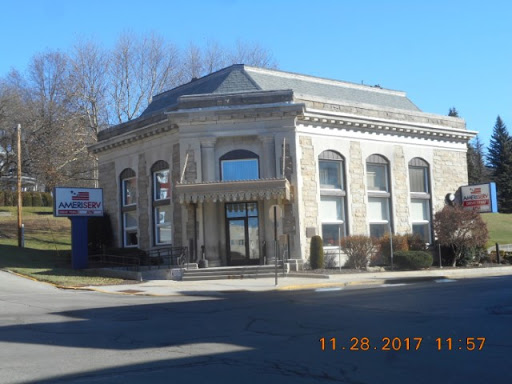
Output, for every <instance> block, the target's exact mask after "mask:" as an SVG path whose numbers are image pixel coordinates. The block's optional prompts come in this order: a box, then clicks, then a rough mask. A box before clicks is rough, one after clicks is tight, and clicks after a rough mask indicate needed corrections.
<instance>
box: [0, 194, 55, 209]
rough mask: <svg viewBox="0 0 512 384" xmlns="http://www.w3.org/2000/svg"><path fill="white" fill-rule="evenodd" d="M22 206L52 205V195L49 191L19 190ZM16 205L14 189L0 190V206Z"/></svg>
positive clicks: (16, 199)
mask: <svg viewBox="0 0 512 384" xmlns="http://www.w3.org/2000/svg"><path fill="white" fill-rule="evenodd" d="M21 198H22V205H23V206H24V207H52V206H53V196H52V194H51V193H49V192H21ZM17 205H18V193H17V192H16V191H0V207H15V206H17Z"/></svg>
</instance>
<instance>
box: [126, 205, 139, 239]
mask: <svg viewBox="0 0 512 384" xmlns="http://www.w3.org/2000/svg"><path fill="white" fill-rule="evenodd" d="M123 228H124V246H125V247H136V246H137V245H138V244H139V242H138V238H137V229H138V228H137V212H136V211H130V212H125V213H123Z"/></svg>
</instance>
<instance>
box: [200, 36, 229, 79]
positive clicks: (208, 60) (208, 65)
mask: <svg viewBox="0 0 512 384" xmlns="http://www.w3.org/2000/svg"><path fill="white" fill-rule="evenodd" d="M227 60H228V52H227V51H226V50H225V49H224V48H223V47H221V46H220V45H219V43H217V42H216V41H214V40H209V41H208V42H207V43H206V47H205V49H204V54H203V69H204V72H205V74H209V73H212V72H215V71H217V70H219V69H221V68H223V67H225V66H226V64H227V62H228V61H227Z"/></svg>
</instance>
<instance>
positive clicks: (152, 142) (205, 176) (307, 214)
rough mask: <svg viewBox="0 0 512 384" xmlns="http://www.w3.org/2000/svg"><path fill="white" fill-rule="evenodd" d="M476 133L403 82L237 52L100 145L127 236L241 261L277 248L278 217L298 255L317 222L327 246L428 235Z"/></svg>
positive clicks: (117, 217) (259, 258)
mask: <svg viewBox="0 0 512 384" xmlns="http://www.w3.org/2000/svg"><path fill="white" fill-rule="evenodd" d="M475 135H476V132H472V131H468V130H466V127H465V122H464V121H463V120H462V119H460V118H455V117H448V116H441V115H434V114H429V113H425V112H422V111H420V109H419V108H418V107H416V105H414V104H413V103H412V102H411V101H410V100H409V99H408V98H407V96H406V94H405V93H404V92H401V91H394V90H388V89H383V88H381V87H380V86H379V87H371V86H366V85H359V84H352V83H347V82H342V81H336V80H329V79H323V78H318V77H312V76H306V75H300V74H294V73H287V72H282V71H277V70H269V69H261V68H255V67H249V66H245V65H232V66H230V67H227V68H224V69H222V70H220V71H218V72H215V73H212V74H210V75H208V76H205V77H203V78H200V79H196V80H194V81H192V82H190V83H187V84H184V85H182V86H179V87H177V88H174V89H172V90H170V91H167V92H164V93H162V94H159V95H156V96H155V97H154V98H153V101H152V102H151V104H150V105H149V106H148V108H147V109H146V110H145V111H144V112H143V113H142V115H141V116H140V117H138V118H137V119H135V120H133V121H130V122H127V123H124V124H120V125H117V126H115V127H112V128H110V129H107V130H104V131H102V132H100V134H99V137H98V143H97V144H94V145H93V146H92V147H91V151H92V152H94V153H95V154H96V155H97V156H98V157H99V177H100V186H101V187H102V188H103V189H104V196H105V200H106V201H105V208H106V210H107V211H108V212H109V213H110V215H111V220H112V223H113V226H114V233H115V241H116V243H117V244H118V245H119V246H122V247H140V248H142V249H146V250H147V249H152V248H157V247H162V246H166V245H169V244H173V245H184V246H189V245H192V248H193V256H194V257H198V256H199V254H200V252H201V249H202V247H203V249H204V252H205V255H206V258H207V259H208V260H209V265H210V266H215V265H240V264H262V263H265V262H266V261H268V260H269V259H271V258H273V257H274V253H275V251H274V246H273V241H274V238H275V235H276V233H275V231H277V236H278V237H279V238H280V239H281V240H283V239H285V243H286V246H289V249H290V257H293V258H303V259H307V258H308V257H309V255H308V253H309V239H310V237H311V236H312V235H314V234H318V235H321V236H322V238H323V241H324V246H325V248H326V249H336V247H337V245H338V242H339V238H340V236H341V237H343V236H346V235H349V234H350V235H353V234H366V235H372V236H377V237H379V236H382V235H383V234H384V233H386V232H388V231H392V232H394V233H411V232H414V233H418V234H420V235H421V236H422V237H423V238H424V239H425V241H427V242H431V241H432V215H433V212H434V210H437V209H439V208H440V207H442V205H443V204H444V199H445V196H446V194H448V193H451V192H454V191H456V190H457V189H458V188H459V186H461V185H464V184H467V169H466V148H467V142H468V140H470V139H471V138H473V137H474V136H475ZM274 207H276V209H275V211H274ZM275 213H276V214H277V216H278V217H277V225H276V226H275V224H274V214H275ZM282 235H286V236H282Z"/></svg>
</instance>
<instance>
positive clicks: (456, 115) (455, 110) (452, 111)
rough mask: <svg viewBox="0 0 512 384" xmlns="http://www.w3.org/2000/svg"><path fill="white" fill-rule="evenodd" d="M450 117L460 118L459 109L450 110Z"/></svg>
mask: <svg viewBox="0 0 512 384" xmlns="http://www.w3.org/2000/svg"><path fill="white" fill-rule="evenodd" d="M448 116H451V117H460V116H459V112H458V111H457V109H456V108H455V107H452V108H450V110H449V111H448Z"/></svg>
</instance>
